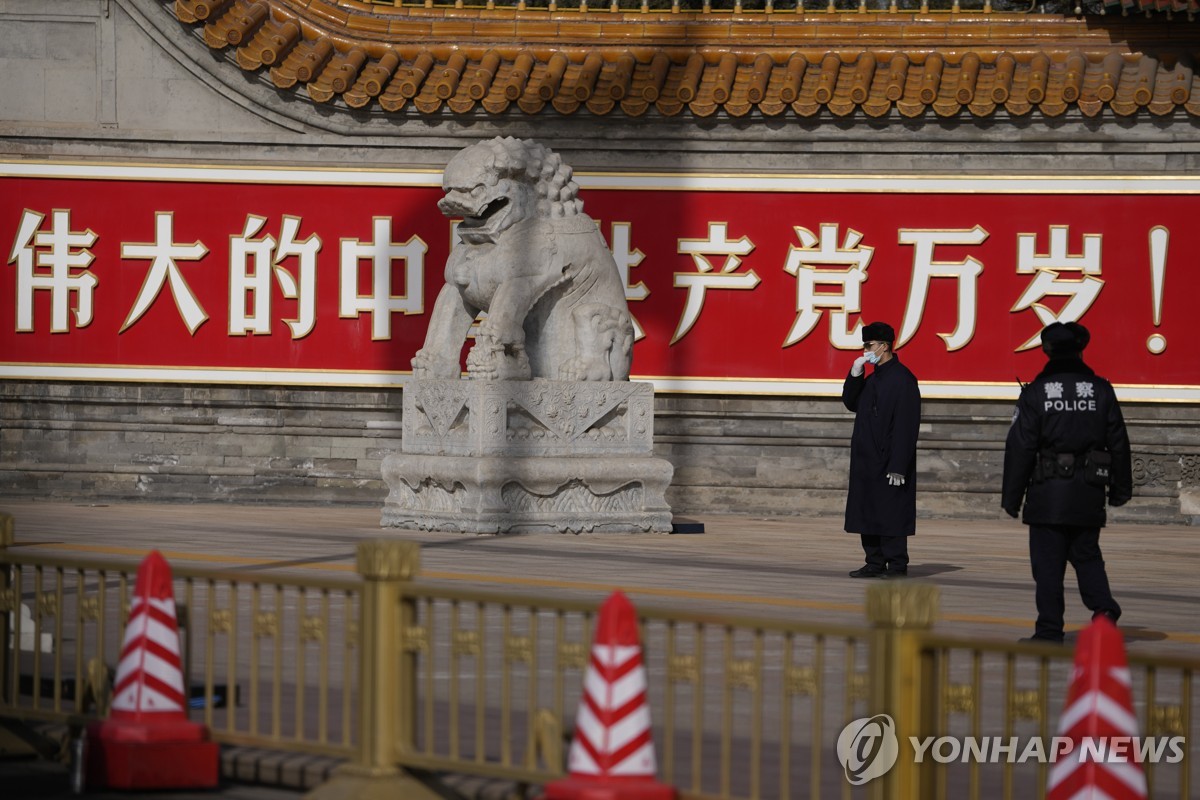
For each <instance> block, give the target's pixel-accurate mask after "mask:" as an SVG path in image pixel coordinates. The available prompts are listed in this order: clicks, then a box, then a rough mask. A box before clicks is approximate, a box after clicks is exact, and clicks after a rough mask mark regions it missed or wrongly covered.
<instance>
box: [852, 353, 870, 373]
mask: <svg viewBox="0 0 1200 800" xmlns="http://www.w3.org/2000/svg"><path fill="white" fill-rule="evenodd" d="M866 368H867V357H866V356H859V357H858V358H856V359H854V366H852V367H850V374H851V375H853V376H854V377H856V378H857V377H858V376H859V375H862V374H863V370H864V369H866Z"/></svg>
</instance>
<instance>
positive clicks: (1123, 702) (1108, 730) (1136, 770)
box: [1046, 614, 1146, 800]
mask: <svg viewBox="0 0 1200 800" xmlns="http://www.w3.org/2000/svg"><path fill="white" fill-rule="evenodd" d="M1130 685H1131V681H1130V675H1129V666H1128V664H1127V662H1126V660H1125V643H1124V640H1123V639H1122V637H1121V633H1120V631H1118V630H1117V626H1116V625H1114V624H1113V623H1112V620H1110V619H1109V618H1108V617H1106V616H1104V615H1103V614H1097V615H1096V618H1095V619H1094V620H1093V621H1092V624H1091V625H1089V626H1088V627H1087V628H1086V629H1084V630H1083V631H1082V632H1080V634H1079V642H1078V644H1077V645H1076V646H1075V673H1074V677H1073V678H1072V679H1071V686H1070V689H1068V691H1067V702H1066V707H1065V708H1064V709H1063V713H1062V717H1060V718H1059V721H1058V736H1059V737H1061V738H1063V739H1069V740H1070V742H1071V749H1070V750H1069V751H1067V752H1065V753H1063V754H1062V755H1060V756H1058V758H1057V759H1056V760H1055V762H1054V766H1053V768H1052V769H1051V770H1050V782H1049V785H1048V787H1047V788H1048V792H1047V793H1046V800H1145V798H1146V776H1145V774H1144V773H1143V772H1142V766H1141V764H1140V763H1138V760H1137V759H1138V755H1137V753H1136V749H1135V748H1133V747H1130V746H1129V745H1130V742H1132V741H1134V740H1135V739H1134V737H1136V736H1137V717H1135V716H1134V713H1133V692H1132V691H1131V689H1130ZM1056 750H1057V747H1056Z"/></svg>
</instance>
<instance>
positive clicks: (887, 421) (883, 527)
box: [842, 354, 921, 536]
mask: <svg viewBox="0 0 1200 800" xmlns="http://www.w3.org/2000/svg"><path fill="white" fill-rule="evenodd" d="M842 402H843V403H845V405H846V408H848V409H850V410H851V411H853V412H854V433H853V435H852V436H851V438H850V490H849V492H848V494H847V495H846V530H847V531H848V532H850V533H860V534H867V535H871V536H912V535H913V534H914V533H916V530H917V434H918V433H919V431H920V427H921V390H920V389H919V388H918V386H917V379H916V376H914V375H913V374H912V372H911V371H910V370H909V369H908V367H906V366H904V365H903V364H901V363H900V359H899V358H897V357H896V356H895V355H894V354H893V356H892V358H891V359H890V360H889V361H888V362H887V363H886V364H881V365H880V366H877V367H876V368H875V370H874V372H873V373H872V374H871V375H866V374H863V375H860V376H858V377H855V376H854V375H848V376H846V383H845V384H844V385H843V386H842ZM889 472H896V473H899V474H901V475H903V476H904V485H902V486H891V485H890V484H889V483H888V480H887V475H888V473H889Z"/></svg>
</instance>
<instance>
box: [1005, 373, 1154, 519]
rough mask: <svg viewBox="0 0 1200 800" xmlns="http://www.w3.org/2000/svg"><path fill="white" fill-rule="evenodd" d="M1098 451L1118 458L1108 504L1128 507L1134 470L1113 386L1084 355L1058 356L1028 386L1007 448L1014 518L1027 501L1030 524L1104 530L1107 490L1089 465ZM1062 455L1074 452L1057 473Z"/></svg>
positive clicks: (1007, 487)
mask: <svg viewBox="0 0 1200 800" xmlns="http://www.w3.org/2000/svg"><path fill="white" fill-rule="evenodd" d="M1096 451H1099V452H1102V453H1104V452H1106V453H1108V454H1109V457H1110V458H1111V461H1112V463H1111V465H1110V468H1109V475H1110V478H1109V480H1110V485H1109V487H1108V503H1109V505H1112V506H1119V505H1123V504H1124V503H1126V502H1128V500H1129V498H1130V497H1132V496H1133V472H1132V469H1131V466H1130V455H1129V433H1128V432H1127V431H1126V430H1125V419H1124V417H1122V415H1121V407H1120V406H1119V405H1118V404H1117V396H1116V394H1115V393H1114V392H1113V388H1112V384H1111V383H1109V382H1108V381H1106V380H1105V379H1104V378H1101V377H1099V376H1097V375H1096V373H1094V372H1093V371H1092V370H1091V368H1090V367H1088V366H1087V365H1086V364H1084V363H1083V361H1082V360H1081V359H1079V358H1076V357H1071V358H1056V359H1051V360H1050V361H1048V362H1046V366H1045V368H1044V369H1043V370H1042V372H1041V373H1040V374H1039V375H1038V376H1037V378H1035V379H1034V380H1033V382H1032V383H1030V384H1029V385H1027V386H1025V387H1024V388H1023V389H1022V390H1021V396H1020V398H1019V399H1018V400H1017V408H1016V411H1014V412H1013V421H1012V427H1010V428H1009V429H1008V439H1007V441H1006V443H1005V447H1004V484H1003V489H1002V493H1001V505H1002V506H1003V508H1004V510H1005V511H1007V512H1008V513H1009V514H1010V515H1011V516H1014V517H1015V516H1016V515H1017V511H1018V509H1020V508H1021V501H1022V499H1024V500H1025V508H1024V514H1023V515H1022V521H1023V522H1025V523H1026V524H1028V525H1077V526H1080V527H1086V528H1098V527H1103V526H1104V522H1105V510H1104V497H1105V487H1104V486H1103V485H1101V484H1098V482H1097V481H1096V480H1095V476H1094V475H1093V476H1089V475H1088V469H1087V460H1088V457H1089V453H1093V452H1096ZM1060 454H1070V456H1071V457H1070V458H1064V459H1063V461H1064V462H1065V464H1064V467H1063V468H1061V469H1057V470H1056V469H1054V468H1053V465H1054V463H1056V462H1057V461H1058V460H1059V459H1058V457H1059V455H1060ZM1039 462H1040V465H1039ZM1089 477H1090V478H1091V479H1090V480H1089Z"/></svg>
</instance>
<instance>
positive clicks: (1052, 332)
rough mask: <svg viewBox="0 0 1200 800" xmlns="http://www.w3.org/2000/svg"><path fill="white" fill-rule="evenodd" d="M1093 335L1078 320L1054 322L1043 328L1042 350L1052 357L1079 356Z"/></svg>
mask: <svg viewBox="0 0 1200 800" xmlns="http://www.w3.org/2000/svg"><path fill="white" fill-rule="evenodd" d="M1091 338H1092V336H1091V334H1090V333H1088V329H1087V328H1085V327H1083V326H1082V325H1080V324H1079V323H1078V322H1067V323H1062V322H1052V323H1050V324H1049V325H1047V326H1046V327H1045V329H1043V330H1042V350H1043V351H1044V352H1045V353H1046V355H1048V356H1049V357H1050V358H1069V357H1070V356H1078V355H1079V354H1080V353H1082V352H1083V350H1084V348H1086V347H1087V346H1088V342H1089V341H1090V340H1091Z"/></svg>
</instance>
